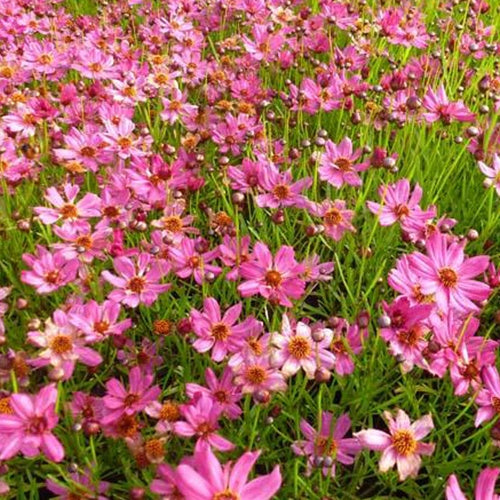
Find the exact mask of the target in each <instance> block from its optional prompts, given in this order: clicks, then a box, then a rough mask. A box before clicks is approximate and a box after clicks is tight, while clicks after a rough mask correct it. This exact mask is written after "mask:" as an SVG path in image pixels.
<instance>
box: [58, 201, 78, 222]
mask: <svg viewBox="0 0 500 500" xmlns="http://www.w3.org/2000/svg"><path fill="white" fill-rule="evenodd" d="M59 212H60V214H61V215H62V218H63V219H76V217H78V210H77V209H76V207H75V205H73V204H71V203H67V204H66V205H63V206H62V207H61V209H60V210H59Z"/></svg>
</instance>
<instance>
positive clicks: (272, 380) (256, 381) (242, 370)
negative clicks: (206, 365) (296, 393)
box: [233, 355, 287, 394]
mask: <svg viewBox="0 0 500 500" xmlns="http://www.w3.org/2000/svg"><path fill="white" fill-rule="evenodd" d="M233 370H234V373H235V378H234V383H235V384H236V385H237V386H239V387H241V390H242V392H243V393H244V394H257V393H259V392H260V393H270V392H284V391H286V388H287V384H286V382H285V378H284V377H283V374H282V373H281V372H280V371H279V370H278V369H277V368H275V367H274V366H272V365H271V363H270V361H269V356H266V355H262V356H256V355H249V356H247V357H246V358H244V360H243V361H242V362H241V363H239V364H238V365H236V366H235V367H233Z"/></svg>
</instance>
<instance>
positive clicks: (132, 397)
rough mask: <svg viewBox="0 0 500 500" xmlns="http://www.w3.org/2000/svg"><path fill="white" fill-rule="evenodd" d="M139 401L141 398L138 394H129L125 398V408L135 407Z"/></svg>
mask: <svg viewBox="0 0 500 500" xmlns="http://www.w3.org/2000/svg"><path fill="white" fill-rule="evenodd" d="M137 401H139V396H138V395H137V394H127V396H126V397H125V399H124V401H123V404H124V406H128V407H130V406H132V405H134V404H135V403H137Z"/></svg>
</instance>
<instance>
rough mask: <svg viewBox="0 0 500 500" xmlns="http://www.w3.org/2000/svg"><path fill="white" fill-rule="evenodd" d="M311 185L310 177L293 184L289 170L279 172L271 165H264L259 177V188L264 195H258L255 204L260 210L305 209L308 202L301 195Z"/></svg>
mask: <svg viewBox="0 0 500 500" xmlns="http://www.w3.org/2000/svg"><path fill="white" fill-rule="evenodd" d="M311 184H312V179H311V178H310V177H305V178H304V179H300V180H298V181H296V182H293V180H292V172H291V170H287V171H286V172H280V171H279V170H278V169H277V168H276V167H275V166H274V165H272V164H270V165H265V166H263V168H262V172H261V174H260V177H259V186H260V188H261V189H262V190H263V191H265V193H264V194H259V195H258V196H257V197H256V198H255V203H256V204H257V206H258V207H261V208H281V207H297V208H305V207H306V206H307V205H308V200H307V198H306V197H305V196H304V195H302V194H301V193H302V191H303V190H304V189H306V188H308V187H310V186H311Z"/></svg>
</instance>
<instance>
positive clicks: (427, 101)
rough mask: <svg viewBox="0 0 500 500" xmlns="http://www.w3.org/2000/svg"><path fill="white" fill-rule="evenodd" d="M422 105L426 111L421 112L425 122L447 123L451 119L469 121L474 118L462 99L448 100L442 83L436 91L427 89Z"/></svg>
mask: <svg viewBox="0 0 500 500" xmlns="http://www.w3.org/2000/svg"><path fill="white" fill-rule="evenodd" d="M422 105H423V107H424V108H425V109H427V113H423V114H422V116H423V117H424V118H425V121H426V122H427V123H433V122H435V121H437V120H441V121H442V122H443V123H445V124H446V125H448V124H450V123H451V122H452V120H453V119H455V120H458V121H459V122H471V121H474V118H475V115H474V113H471V111H470V110H469V109H468V108H467V106H465V104H464V103H463V102H462V101H457V102H450V100H449V99H448V96H447V95H446V91H445V90H444V85H443V84H441V85H440V86H439V87H438V89H437V91H436V92H434V91H433V90H432V89H431V88H429V89H427V93H426V94H425V97H424V99H423V101H422Z"/></svg>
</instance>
